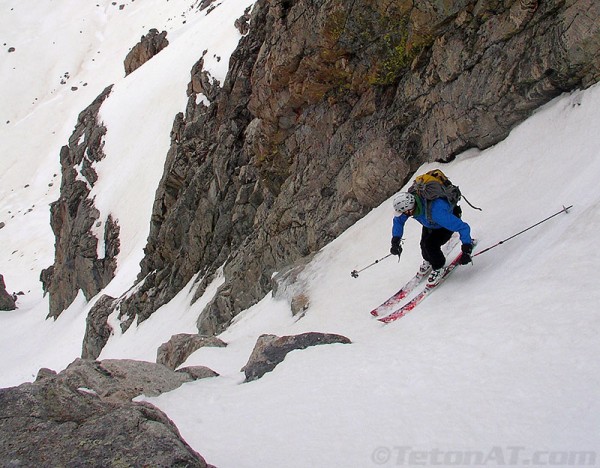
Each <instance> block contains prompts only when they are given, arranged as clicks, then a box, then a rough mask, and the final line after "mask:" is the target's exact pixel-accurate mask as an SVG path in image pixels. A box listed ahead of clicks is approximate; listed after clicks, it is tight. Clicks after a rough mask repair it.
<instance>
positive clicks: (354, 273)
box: [350, 253, 392, 278]
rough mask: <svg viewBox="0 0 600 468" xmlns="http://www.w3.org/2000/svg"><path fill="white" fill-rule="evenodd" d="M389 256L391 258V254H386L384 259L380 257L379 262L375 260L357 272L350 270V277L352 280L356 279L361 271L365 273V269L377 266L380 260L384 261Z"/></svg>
mask: <svg viewBox="0 0 600 468" xmlns="http://www.w3.org/2000/svg"><path fill="white" fill-rule="evenodd" d="M391 256H392V254H391V253H389V254H387V255H386V256H385V257H381V258H380V259H379V260H375V261H374V262H373V263H371V264H370V265H367V266H366V267H364V268H361V269H360V270H358V271H357V270H352V271H351V272H350V275H351V276H352V278H358V274H359V273H360V272H361V271H365V270H366V269H367V268H371V267H372V266H373V265H377V264H378V263H379V262H380V261H382V260H385V259H386V258H388V257H391Z"/></svg>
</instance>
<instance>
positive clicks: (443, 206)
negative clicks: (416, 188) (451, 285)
mask: <svg viewBox="0 0 600 468" xmlns="http://www.w3.org/2000/svg"><path fill="white" fill-rule="evenodd" d="M426 203H428V204H430V206H429V207H427V208H426V206H425V200H423V199H421V197H419V195H416V194H412V193H409V192H400V193H399V194H398V195H397V196H396V198H394V210H395V211H396V216H394V222H393V227H392V247H391V249H390V253H391V254H392V255H398V257H399V256H400V254H401V253H402V246H401V245H400V240H401V239H402V234H403V233H404V224H405V223H406V221H407V220H408V218H409V217H411V216H412V217H413V218H415V219H416V220H417V221H418V222H419V223H421V224H422V225H423V231H422V233H421V255H422V256H423V264H422V265H421V267H420V268H419V272H420V273H421V274H422V275H423V276H425V275H427V274H429V277H428V278H427V284H429V285H432V286H433V285H435V284H437V283H438V282H439V281H440V279H441V278H442V273H443V270H444V265H445V263H446V258H445V257H444V254H443V253H442V245H444V244H445V243H446V242H448V241H449V240H450V238H451V237H452V234H453V233H454V232H458V233H459V235H460V240H461V242H462V247H461V250H462V255H461V258H460V264H461V265H466V264H468V263H470V262H471V252H472V251H473V240H472V239H471V228H470V226H469V225H468V224H467V223H465V222H464V221H463V220H461V219H460V216H461V213H462V210H461V209H460V207H459V206H455V207H454V208H452V205H451V204H450V203H449V202H448V200H446V199H445V198H436V199H435V200H428V201H426ZM426 212H427V213H426Z"/></svg>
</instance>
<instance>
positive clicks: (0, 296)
mask: <svg viewBox="0 0 600 468" xmlns="http://www.w3.org/2000/svg"><path fill="white" fill-rule="evenodd" d="M16 308H17V305H16V303H15V298H14V296H13V295H12V294H9V293H8V292H7V291H6V284H5V283H4V276H2V275H1V274H0V310H15V309H16Z"/></svg>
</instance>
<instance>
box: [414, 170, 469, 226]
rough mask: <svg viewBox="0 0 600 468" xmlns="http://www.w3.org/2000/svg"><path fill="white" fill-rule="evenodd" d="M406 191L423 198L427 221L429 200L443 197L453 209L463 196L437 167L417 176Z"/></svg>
mask: <svg viewBox="0 0 600 468" xmlns="http://www.w3.org/2000/svg"><path fill="white" fill-rule="evenodd" d="M408 192H409V193H412V194H413V195H418V196H419V198H421V200H423V202H424V203H425V215H426V216H427V221H429V222H431V221H432V219H431V203H429V202H430V201H432V200H435V199H437V198H445V199H446V200H448V203H450V206H451V207H452V209H453V210H454V208H455V207H456V205H457V204H458V202H459V201H460V199H461V198H464V196H463V195H462V193H461V192H460V189H459V188H458V186H457V185H454V184H453V183H452V182H451V181H450V179H448V177H446V174H444V173H443V172H442V171H441V170H439V169H434V170H432V171H429V172H427V173H425V174H421V175H419V176H417V177H416V178H415V181H414V182H413V184H412V185H411V186H410V187H409V189H408ZM464 199H465V201H466V202H467V203H468V204H469V206H471V207H472V208H475V209H476V210H479V211H481V208H477V207H475V206H473V205H471V203H469V201H468V200H467V199H466V198H464Z"/></svg>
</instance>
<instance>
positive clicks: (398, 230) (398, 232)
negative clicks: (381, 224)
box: [392, 214, 408, 238]
mask: <svg viewBox="0 0 600 468" xmlns="http://www.w3.org/2000/svg"><path fill="white" fill-rule="evenodd" d="M407 219H408V216H406V215H405V214H401V215H400V216H394V222H393V224H392V237H400V238H402V235H403V234H404V224H405V223H406V220H407Z"/></svg>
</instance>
